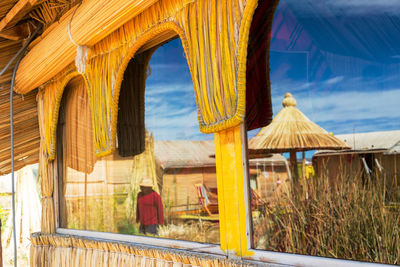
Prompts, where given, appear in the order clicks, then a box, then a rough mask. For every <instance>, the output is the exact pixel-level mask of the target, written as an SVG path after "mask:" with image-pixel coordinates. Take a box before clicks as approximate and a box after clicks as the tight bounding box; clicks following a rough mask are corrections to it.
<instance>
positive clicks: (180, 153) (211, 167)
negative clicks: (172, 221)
mask: <svg viewBox="0 0 400 267" xmlns="http://www.w3.org/2000/svg"><path fill="white" fill-rule="evenodd" d="M154 154H155V160H156V168H157V174H158V176H159V177H162V178H161V179H160V180H161V181H162V190H161V191H162V194H161V195H162V199H163V204H164V207H165V209H166V211H167V212H168V211H169V212H170V213H171V214H175V215H177V214H186V213H196V212H198V210H199V209H201V205H200V202H199V197H198V194H197V191H196V187H195V184H203V185H204V186H205V188H207V189H208V191H209V192H212V193H214V194H217V175H216V168H215V158H214V157H211V156H212V155H213V154H214V141H156V142H155V145H154Z"/></svg>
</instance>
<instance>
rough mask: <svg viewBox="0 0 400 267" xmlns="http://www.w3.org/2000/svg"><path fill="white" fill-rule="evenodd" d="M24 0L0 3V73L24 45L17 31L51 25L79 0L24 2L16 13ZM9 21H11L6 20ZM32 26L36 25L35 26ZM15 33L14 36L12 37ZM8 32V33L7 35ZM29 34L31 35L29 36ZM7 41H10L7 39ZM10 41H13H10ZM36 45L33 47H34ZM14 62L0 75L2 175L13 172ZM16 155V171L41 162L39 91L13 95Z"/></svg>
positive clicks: (6, 0)
mask: <svg viewBox="0 0 400 267" xmlns="http://www.w3.org/2000/svg"><path fill="white" fill-rule="evenodd" d="M20 2H21V3H22V2H23V1H18V0H2V1H0V70H1V69H3V68H4V66H6V64H7V63H8V62H9V60H10V59H11V58H12V57H13V56H14V55H15V54H16V53H17V51H18V50H19V49H20V48H21V47H22V45H23V39H24V38H26V37H27V36H24V35H19V32H18V31H16V30H14V29H15V27H19V26H21V25H22V24H24V23H25V22H26V23H27V24H30V23H31V22H32V21H35V22H36V23H37V22H38V21H39V22H42V23H45V24H46V25H45V27H47V26H48V25H50V23H51V22H53V21H54V20H55V19H57V18H58V17H60V16H61V15H62V14H63V13H65V12H67V11H68V9H70V8H71V7H72V6H73V4H74V3H76V2H77V1H76V0H48V1H33V0H31V1H25V2H26V3H25V6H24V7H21V8H20V9H19V10H18V12H15V11H16V10H15V9H14V10H13V8H15V7H16V6H17V3H19V4H20V5H19V6H22V5H21V3H20ZM6 17H7V18H9V19H6ZM32 25H33V24H32ZM10 32H11V33H12V34H15V36H12V34H11V35H10ZM6 33H7V34H6ZM27 34H29V32H28V33H27ZM7 38H8V39H7ZM10 38H11V39H10ZM32 46H34V45H32ZM14 66H15V62H14V63H13V64H11V66H10V67H9V68H8V70H7V71H6V72H5V73H4V74H3V75H2V76H0V111H1V112H0V175H4V174H7V173H9V172H10V171H11V159H10V112H9V110H10V104H9V103H10V97H9V95H10V82H11V76H12V71H13V68H14ZM13 110H14V153H15V168H14V169H15V170H19V169H20V168H22V167H24V166H25V165H28V164H33V163H37V162H38V161H39V143H40V137H39V125H38V114H37V106H36V92H35V91H32V92H30V93H28V94H26V95H24V97H21V96H18V95H14V109H13Z"/></svg>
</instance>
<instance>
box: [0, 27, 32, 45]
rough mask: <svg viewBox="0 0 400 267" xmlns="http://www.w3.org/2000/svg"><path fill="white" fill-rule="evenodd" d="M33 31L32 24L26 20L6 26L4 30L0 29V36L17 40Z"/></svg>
mask: <svg viewBox="0 0 400 267" xmlns="http://www.w3.org/2000/svg"><path fill="white" fill-rule="evenodd" d="M33 31H34V28H33V25H32V24H31V23H28V22H26V23H23V24H19V25H17V26H13V27H11V28H8V29H6V30H3V31H0V37H3V38H5V39H9V40H13V41H18V40H22V39H25V38H27V37H28V36H29V34H30V33H32V32H33Z"/></svg>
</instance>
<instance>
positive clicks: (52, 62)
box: [15, 0, 158, 94]
mask: <svg viewBox="0 0 400 267" xmlns="http://www.w3.org/2000/svg"><path fill="white" fill-rule="evenodd" d="M157 1H158V0H147V1H143V0H125V1H117V0H113V1H110V0H87V1H83V2H82V4H81V6H80V7H79V8H78V9H77V10H76V12H75V15H74V18H73V20H72V23H71V32H72V36H73V38H74V41H75V42H76V43H78V44H80V45H88V46H92V45H94V44H96V43H97V42H99V41H100V40H101V39H103V38H104V37H106V36H107V35H109V34H110V33H112V32H114V31H115V30H117V29H118V28H119V27H121V26H122V25H123V24H125V23H126V22H128V21H129V20H131V19H132V18H133V17H135V16H136V15H138V14H140V13H141V12H143V10H145V9H146V8H148V7H150V6H151V5H153V4H154V3H155V2H157ZM71 16H72V14H71V12H69V13H68V14H66V15H65V16H63V17H62V18H61V19H60V22H59V23H58V25H57V26H56V27H54V28H53V29H52V30H51V32H49V33H47V35H46V36H45V37H44V38H43V39H42V40H41V41H40V42H39V43H38V44H37V45H36V46H35V47H33V48H32V50H31V51H30V52H29V53H28V54H27V55H26V56H25V57H24V58H23V60H22V61H21V64H20V66H19V68H18V71H17V76H16V79H15V91H16V92H18V93H21V94H25V93H27V92H29V91H31V90H33V89H35V88H36V87H38V86H40V85H41V84H43V83H45V82H46V81H48V80H50V79H51V78H52V77H54V76H55V75H56V74H57V73H59V72H60V71H62V70H63V69H64V68H66V67H67V66H68V65H69V64H71V62H73V61H74V57H75V55H76V46H75V45H74V44H73V43H72V42H71V40H70V38H69V36H68V24H69V22H70V20H71Z"/></svg>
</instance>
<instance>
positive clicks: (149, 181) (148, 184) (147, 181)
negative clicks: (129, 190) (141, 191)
mask: <svg viewBox="0 0 400 267" xmlns="http://www.w3.org/2000/svg"><path fill="white" fill-rule="evenodd" d="M139 186H144V187H153V181H152V179H151V178H149V177H146V178H143V180H142V182H141V183H140V184H139Z"/></svg>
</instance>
